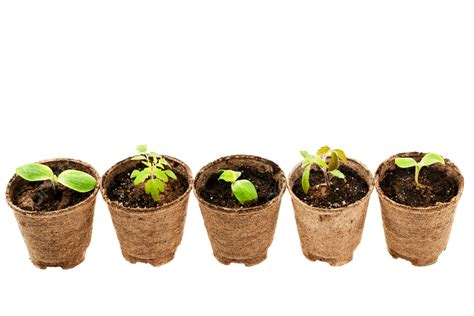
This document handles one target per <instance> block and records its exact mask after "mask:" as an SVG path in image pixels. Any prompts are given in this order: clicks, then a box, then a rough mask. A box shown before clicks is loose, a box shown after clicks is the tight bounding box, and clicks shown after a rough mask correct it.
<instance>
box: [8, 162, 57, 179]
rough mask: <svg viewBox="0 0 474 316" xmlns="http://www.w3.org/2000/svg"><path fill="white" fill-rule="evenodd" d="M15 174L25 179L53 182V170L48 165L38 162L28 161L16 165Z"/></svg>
mask: <svg viewBox="0 0 474 316" xmlns="http://www.w3.org/2000/svg"><path fill="white" fill-rule="evenodd" d="M16 174H17V175H19V176H20V177H22V178H23V179H25V180H27V181H45V180H51V181H53V182H55V181H54V179H55V176H54V173H53V170H51V168H50V167H48V166H46V165H42V164H39V163H30V164H26V165H23V166H21V167H18V168H17V169H16Z"/></svg>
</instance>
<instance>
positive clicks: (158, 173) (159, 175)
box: [154, 169, 168, 182]
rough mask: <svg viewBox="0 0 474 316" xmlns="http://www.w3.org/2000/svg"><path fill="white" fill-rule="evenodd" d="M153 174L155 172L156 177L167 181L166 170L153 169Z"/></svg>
mask: <svg viewBox="0 0 474 316" xmlns="http://www.w3.org/2000/svg"><path fill="white" fill-rule="evenodd" d="M154 174H155V177H157V178H158V179H160V180H162V181H165V182H168V176H167V175H166V172H164V171H163V170H161V169H155V172H154Z"/></svg>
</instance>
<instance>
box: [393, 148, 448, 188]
mask: <svg viewBox="0 0 474 316" xmlns="http://www.w3.org/2000/svg"><path fill="white" fill-rule="evenodd" d="M435 163H440V164H442V165H444V159H443V157H441V156H440V155H438V154H435V153H429V154H426V155H425V156H423V158H421V160H420V162H416V160H415V159H413V158H395V164H396V165H397V166H398V167H400V168H411V167H415V183H416V187H417V188H419V187H420V182H419V180H418V177H419V176H420V171H421V168H423V167H427V166H430V165H432V164H435Z"/></svg>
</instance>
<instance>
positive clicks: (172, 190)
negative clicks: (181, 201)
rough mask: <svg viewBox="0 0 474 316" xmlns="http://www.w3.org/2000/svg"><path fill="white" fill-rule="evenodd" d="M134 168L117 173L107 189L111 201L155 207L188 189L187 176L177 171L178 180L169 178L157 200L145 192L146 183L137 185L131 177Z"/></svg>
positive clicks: (126, 204) (131, 205)
mask: <svg viewBox="0 0 474 316" xmlns="http://www.w3.org/2000/svg"><path fill="white" fill-rule="evenodd" d="M133 170H134V169H133V168H132V169H130V170H128V171H126V172H123V173H119V174H118V175H116V176H115V177H114V178H113V179H112V182H111V183H110V185H109V187H108V189H107V196H108V197H109V199H110V200H111V201H114V202H118V203H119V204H120V205H122V206H125V207H130V208H153V207H158V206H161V205H163V204H167V203H170V202H172V201H174V200H176V199H178V198H179V197H180V196H181V195H183V194H184V193H185V192H186V190H187V189H188V181H187V179H186V177H185V176H183V175H181V174H180V173H178V172H176V171H175V174H176V177H177V180H174V179H171V178H168V182H167V183H164V185H165V192H163V193H161V194H160V200H159V201H158V202H155V201H154V200H153V198H152V197H151V195H150V194H147V193H146V192H145V183H142V184H139V185H135V184H134V183H133V180H132V179H130V174H131V173H132V171H133Z"/></svg>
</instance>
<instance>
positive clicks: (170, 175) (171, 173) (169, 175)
mask: <svg viewBox="0 0 474 316" xmlns="http://www.w3.org/2000/svg"><path fill="white" fill-rule="evenodd" d="M165 172H166V174H167V175H168V177H170V178H171V179H175V180H176V179H177V177H176V175H175V174H174V172H173V171H172V170H170V169H168V170H165Z"/></svg>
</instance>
